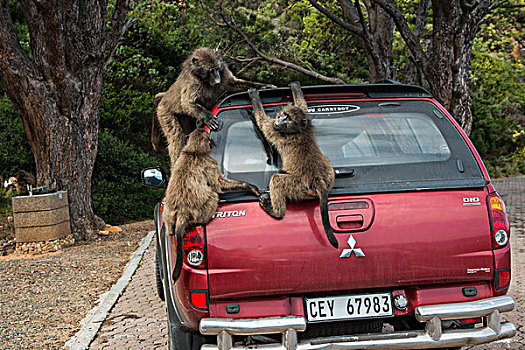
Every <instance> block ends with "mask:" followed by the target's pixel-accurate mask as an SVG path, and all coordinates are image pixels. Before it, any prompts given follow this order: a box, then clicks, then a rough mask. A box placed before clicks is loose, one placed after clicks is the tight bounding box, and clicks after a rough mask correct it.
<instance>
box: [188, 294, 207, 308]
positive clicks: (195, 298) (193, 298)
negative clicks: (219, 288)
mask: <svg viewBox="0 0 525 350" xmlns="http://www.w3.org/2000/svg"><path fill="white" fill-rule="evenodd" d="M190 304H191V306H193V307H194V308H195V309H197V310H202V311H206V310H208V291H206V290H192V291H190Z"/></svg>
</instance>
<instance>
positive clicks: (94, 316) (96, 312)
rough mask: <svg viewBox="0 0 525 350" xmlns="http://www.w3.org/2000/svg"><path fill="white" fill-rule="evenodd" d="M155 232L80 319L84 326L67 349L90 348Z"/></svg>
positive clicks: (134, 253)
mask: <svg viewBox="0 0 525 350" xmlns="http://www.w3.org/2000/svg"><path fill="white" fill-rule="evenodd" d="M154 234H155V231H151V232H149V233H148V235H147V236H146V237H144V238H143V239H142V241H141V242H140V246H139V248H138V249H137V250H136V251H135V252H133V254H132V255H131V260H130V261H129V262H128V264H127V265H126V268H125V269H124V273H123V274H122V276H121V277H120V279H119V280H118V281H117V283H115V284H114V285H113V287H112V288H111V290H110V291H109V292H107V293H105V294H104V295H103V296H102V297H101V299H102V298H103V300H102V301H101V303H100V304H99V305H97V306H95V307H94V308H93V309H91V310H90V311H89V312H88V313H87V315H86V317H84V319H83V320H82V321H80V324H81V325H82V328H81V329H80V330H79V331H78V332H77V333H76V334H75V335H74V336H73V337H72V338H71V339H69V340H68V341H67V342H66V344H64V348H65V349H70V350H86V349H88V348H89V344H91V342H92V341H93V339H94V338H95V336H96V335H97V332H98V330H99V329H100V326H101V325H102V322H104V320H105V319H106V317H107V316H108V315H109V312H110V311H111V309H112V308H113V306H114V305H115V304H116V302H117V300H118V298H119V297H120V296H121V295H122V293H124V289H126V287H127V286H128V284H129V282H130V281H131V277H132V276H133V274H134V273H135V271H136V270H137V268H138V266H139V263H140V261H141V259H142V255H143V254H144V252H145V251H146V249H147V248H148V247H149V245H150V244H151V241H152V239H153V235H154Z"/></svg>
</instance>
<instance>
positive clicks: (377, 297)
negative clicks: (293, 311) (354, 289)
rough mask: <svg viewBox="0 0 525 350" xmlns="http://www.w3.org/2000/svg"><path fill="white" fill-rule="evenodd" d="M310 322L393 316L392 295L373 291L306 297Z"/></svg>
mask: <svg viewBox="0 0 525 350" xmlns="http://www.w3.org/2000/svg"><path fill="white" fill-rule="evenodd" d="M304 300H305V305H306V315H307V317H308V322H321V321H341V320H353V319H363V318H375V317H385V316H393V315H394V309H393V307H392V295H391V294H390V293H373V294H358V295H340V296H334V297H323V298H305V299H304Z"/></svg>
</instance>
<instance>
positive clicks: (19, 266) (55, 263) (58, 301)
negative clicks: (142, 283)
mask: <svg viewBox="0 0 525 350" xmlns="http://www.w3.org/2000/svg"><path fill="white" fill-rule="evenodd" d="M121 227H122V228H123V231H122V232H111V233H110V234H109V236H105V237H100V239H99V240H97V241H95V242H77V243H76V244H75V245H73V246H71V247H68V248H65V249H64V250H62V251H59V252H55V253H47V254H43V255H35V256H23V257H21V256H16V255H14V254H8V255H6V256H0V349H4V350H8V349H60V348H61V347H62V346H63V345H64V343H65V342H66V341H67V340H69V338H71V337H72V336H73V335H74V334H75V333H76V332H77V331H78V330H79V329H80V321H81V320H82V319H83V318H84V316H85V315H86V313H87V312H88V311H89V310H90V309H92V308H93V307H94V306H95V305H96V304H97V301H98V300H99V299H100V297H101V295H102V294H103V293H104V292H107V291H108V290H109V289H110V288H111V286H112V285H113V284H114V283H115V282H116V281H117V280H118V279H119V278H120V276H121V275H122V272H123V270H124V267H125V266H126V264H127V262H128V261H129V258H130V254H131V253H132V252H133V251H135V250H136V249H137V247H138V244H139V243H140V240H141V239H142V238H143V237H144V236H145V235H146V234H147V233H148V232H149V231H151V230H153V229H154V224H153V221H144V222H138V223H133V224H127V225H122V226H121Z"/></svg>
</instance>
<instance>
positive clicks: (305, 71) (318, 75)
mask: <svg viewBox="0 0 525 350" xmlns="http://www.w3.org/2000/svg"><path fill="white" fill-rule="evenodd" d="M221 17H222V20H223V23H220V22H219V23H217V25H218V26H220V27H228V28H230V29H232V30H233V31H235V32H237V33H238V34H239V35H240V36H242V38H243V39H244V41H245V42H246V43H247V44H248V46H250V48H251V49H252V50H253V52H255V54H256V55H257V56H259V57H260V58H262V59H263V60H265V61H267V62H270V63H274V64H277V65H280V66H282V67H284V68H290V69H293V70H296V71H298V72H300V73H303V74H305V75H308V76H310V77H314V78H316V79H319V80H322V81H326V82H328V83H330V84H344V83H345V82H344V81H343V80H341V79H339V78H330V77H327V76H325V75H323V74H321V73H317V72H314V71H312V70H309V69H306V68H303V67H301V66H298V65H296V64H294V63H291V62H287V61H284V60H281V59H279V58H275V57H270V56H267V55H265V54H264V53H262V52H261V51H260V50H259V49H258V48H257V47H256V46H255V45H254V44H253V42H252V41H251V40H250V39H249V38H248V36H247V35H246V34H245V33H244V32H243V31H242V30H241V29H239V28H238V27H237V26H236V25H235V24H234V22H233V18H232V22H231V23H230V22H228V21H227V20H226V19H225V18H224V16H223V15H222V14H221Z"/></svg>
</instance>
